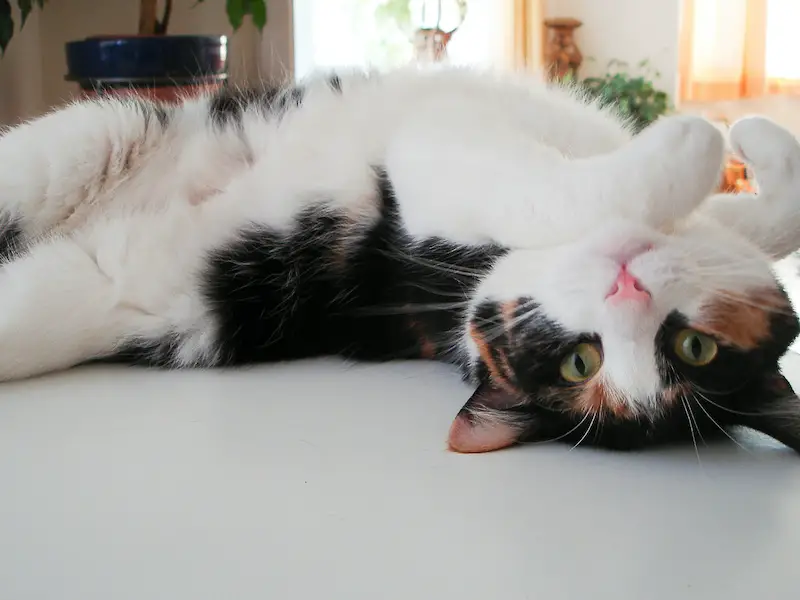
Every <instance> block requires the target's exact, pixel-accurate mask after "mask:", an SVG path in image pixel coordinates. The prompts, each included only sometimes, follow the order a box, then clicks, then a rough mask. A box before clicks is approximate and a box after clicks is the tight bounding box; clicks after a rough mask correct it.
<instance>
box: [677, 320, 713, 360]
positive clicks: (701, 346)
mask: <svg viewBox="0 0 800 600" xmlns="http://www.w3.org/2000/svg"><path fill="white" fill-rule="evenodd" d="M675 354H677V355H678V358H680V359H681V360H682V361H683V362H685V363H686V364H689V365H692V366H693V367H704V366H706V365H707V364H709V363H710V362H711V361H712V360H714V359H715V358H716V357H717V342H715V341H714V339H713V338H711V337H709V336H707V335H705V334H703V333H700V332H699V331H695V330H694V329H684V330H683V331H680V332H678V335H676V336H675Z"/></svg>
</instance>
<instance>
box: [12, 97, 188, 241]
mask: <svg viewBox="0 0 800 600" xmlns="http://www.w3.org/2000/svg"><path fill="white" fill-rule="evenodd" d="M172 110H173V109H167V108H164V107H161V106H159V105H157V104H153V103H150V102H147V101H141V100H136V99H126V100H122V99H116V100H115V99H108V100H105V99H104V100H93V101H84V102H80V103H75V104H71V105H69V106H66V107H64V108H62V109H59V110H56V111H53V112H51V113H48V114H46V115H44V116H42V117H39V118H37V119H35V120H33V121H30V122H27V123H23V124H21V125H18V126H16V127H13V128H11V129H9V130H7V131H5V132H3V133H1V134H0V238H2V239H6V238H8V236H9V235H11V234H10V233H9V232H13V234H14V235H16V237H17V238H18V239H17V241H18V242H21V241H23V240H25V239H35V238H38V237H40V236H42V235H44V234H46V233H48V232H50V231H51V230H53V229H54V228H56V227H57V226H59V225H62V224H64V223H66V222H67V221H69V220H70V219H72V220H73V221H76V220H77V219H76V218H74V217H75V215H76V214H77V216H80V211H81V209H82V207H86V206H87V205H90V204H91V205H94V206H95V207H96V206H97V204H98V203H99V202H102V201H103V198H104V196H111V195H112V194H114V193H115V191H116V190H117V188H118V187H119V185H120V184H122V183H124V182H125V181H126V180H128V179H129V178H130V176H131V175H132V174H133V173H135V172H136V171H137V170H139V169H140V168H141V167H142V166H143V163H144V161H145V160H146V159H147V158H148V156H149V155H150V154H152V151H153V149H154V148H156V147H157V146H158V145H159V144H161V143H162V142H163V139H164V133H165V131H166V129H167V127H168V126H169V122H170V118H171V112H170V111H172ZM2 245H3V244H2V243H0V246H2Z"/></svg>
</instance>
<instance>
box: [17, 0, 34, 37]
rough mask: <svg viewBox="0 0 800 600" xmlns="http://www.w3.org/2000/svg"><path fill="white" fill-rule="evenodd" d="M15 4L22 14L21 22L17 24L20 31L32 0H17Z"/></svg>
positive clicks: (31, 7)
mask: <svg viewBox="0 0 800 600" xmlns="http://www.w3.org/2000/svg"><path fill="white" fill-rule="evenodd" d="M17 4H18V5H19V12H20V14H21V15H22V22H21V23H20V24H19V30H20V31H22V28H23V27H25V21H27V20H28V15H30V14H31V11H32V10H33V0H17Z"/></svg>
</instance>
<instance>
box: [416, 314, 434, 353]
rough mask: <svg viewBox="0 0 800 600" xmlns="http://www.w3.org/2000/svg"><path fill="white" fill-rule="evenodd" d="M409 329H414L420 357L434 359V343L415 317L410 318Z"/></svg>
mask: <svg viewBox="0 0 800 600" xmlns="http://www.w3.org/2000/svg"><path fill="white" fill-rule="evenodd" d="M411 329H413V330H414V334H415V335H416V336H417V337H418V338H419V350H420V357H421V358H424V359H426V360H433V359H435V358H436V344H434V343H433V342H432V341H431V339H430V338H429V337H428V336H427V335H425V331H424V330H423V328H422V325H420V324H419V321H417V320H416V319H411Z"/></svg>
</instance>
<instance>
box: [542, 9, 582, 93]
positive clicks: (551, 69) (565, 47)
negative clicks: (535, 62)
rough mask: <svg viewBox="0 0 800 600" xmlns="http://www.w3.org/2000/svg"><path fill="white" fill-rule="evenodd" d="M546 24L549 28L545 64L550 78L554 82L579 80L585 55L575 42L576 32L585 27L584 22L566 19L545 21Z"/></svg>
mask: <svg viewBox="0 0 800 600" xmlns="http://www.w3.org/2000/svg"><path fill="white" fill-rule="evenodd" d="M544 24H545V27H547V42H546V44H545V49H544V63H545V66H546V68H547V73H548V76H549V78H550V79H552V80H561V79H564V78H566V77H572V78H573V79H575V78H577V77H578V69H580V66H581V63H582V62H583V54H581V51H580V49H579V48H578V44H577V43H576V42H575V30H576V29H577V28H578V27H580V26H581V25H583V22H581V21H579V20H578V19H572V18H566V17H564V18H557V19H545V22H544Z"/></svg>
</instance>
